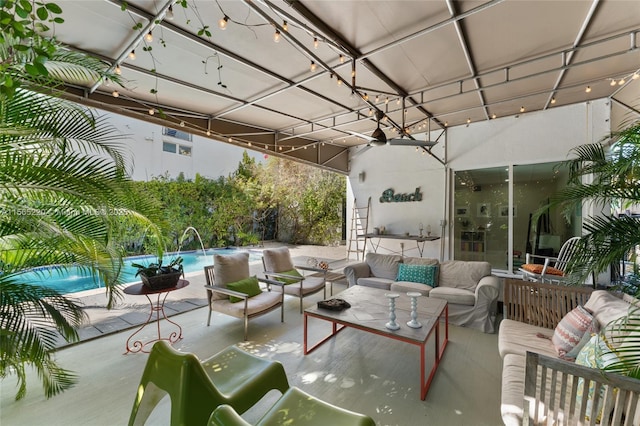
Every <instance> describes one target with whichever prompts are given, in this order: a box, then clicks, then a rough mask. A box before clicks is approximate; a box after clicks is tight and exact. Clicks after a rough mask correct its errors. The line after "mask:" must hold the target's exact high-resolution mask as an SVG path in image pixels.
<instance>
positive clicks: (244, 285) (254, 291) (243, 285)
mask: <svg viewBox="0 0 640 426" xmlns="http://www.w3.org/2000/svg"><path fill="white" fill-rule="evenodd" d="M227 288H228V289H229V290H235V291H239V292H240V293H245V294H246V295H248V296H249V297H253V296H257V295H258V294H260V293H262V290H260V284H258V278H257V277H255V276H253V277H249V278H245V279H244V280H240V281H234V282H232V283H227ZM243 300H244V299H241V298H239V297H235V296H229V301H230V302H231V303H237V302H241V301H243Z"/></svg>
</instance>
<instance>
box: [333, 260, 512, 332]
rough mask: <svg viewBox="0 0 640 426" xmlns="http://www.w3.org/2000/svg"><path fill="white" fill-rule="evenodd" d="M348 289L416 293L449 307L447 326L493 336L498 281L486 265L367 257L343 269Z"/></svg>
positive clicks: (498, 287)
mask: <svg viewBox="0 0 640 426" xmlns="http://www.w3.org/2000/svg"><path fill="white" fill-rule="evenodd" d="M344 274H345V276H346V277H347V280H348V281H349V286H353V285H362V286H368V287H375V288H381V289H384V290H389V291H392V292H395V293H406V292H419V293H422V295H423V296H428V297H433V298H438V299H444V300H446V301H447V302H448V304H449V322H450V323H452V324H455V325H460V326H465V327H471V328H475V329H478V330H481V331H483V332H485V333H493V332H495V315H496V310H497V301H498V297H499V296H500V291H501V288H500V283H501V282H500V278H498V277H497V276H494V275H491V265H490V264H489V263H488V262H466V261H460V260H449V261H445V262H439V261H438V259H429V258H422V257H403V256H399V255H393V254H378V253H367V255H366V257H365V261H364V262H361V263H356V264H352V265H349V266H347V267H345V268H344Z"/></svg>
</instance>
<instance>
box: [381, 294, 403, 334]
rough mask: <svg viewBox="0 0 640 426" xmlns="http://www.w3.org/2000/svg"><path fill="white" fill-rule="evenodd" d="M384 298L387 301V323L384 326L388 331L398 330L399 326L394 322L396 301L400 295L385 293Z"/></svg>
mask: <svg viewBox="0 0 640 426" xmlns="http://www.w3.org/2000/svg"><path fill="white" fill-rule="evenodd" d="M385 296H387V298H388V299H389V322H388V323H386V324H385V325H384V326H385V327H387V328H388V329H389V330H398V329H399V328H400V325H399V324H398V323H397V322H396V299H397V298H398V297H400V295H399V294H398V293H386V294H385Z"/></svg>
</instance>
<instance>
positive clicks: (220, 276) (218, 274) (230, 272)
mask: <svg viewBox="0 0 640 426" xmlns="http://www.w3.org/2000/svg"><path fill="white" fill-rule="evenodd" d="M213 274H214V276H215V285H217V286H219V287H226V285H227V284H228V283H232V282H235V281H240V280H243V279H245V278H248V277H249V253H247V252H244V253H234V254H214V255H213Z"/></svg>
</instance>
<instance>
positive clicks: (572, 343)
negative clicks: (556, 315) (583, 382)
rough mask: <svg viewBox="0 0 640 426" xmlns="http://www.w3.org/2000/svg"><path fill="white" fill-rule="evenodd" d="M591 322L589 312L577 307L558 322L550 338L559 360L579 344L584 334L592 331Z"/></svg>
mask: <svg viewBox="0 0 640 426" xmlns="http://www.w3.org/2000/svg"><path fill="white" fill-rule="evenodd" d="M593 321H594V319H593V316H592V315H591V314H590V313H589V311H587V310H586V309H585V308H583V307H582V306H579V305H578V306H576V307H575V308H574V309H573V310H571V311H570V312H568V313H567V314H566V315H565V316H564V317H563V318H562V319H561V320H560V322H559V323H558V325H557V326H556V328H555V330H554V332H553V337H552V338H551V343H553V346H555V348H556V350H557V351H558V356H559V357H560V358H565V355H566V354H567V353H568V352H570V351H571V350H572V349H573V348H575V347H576V345H578V344H579V343H580V341H581V340H582V337H583V336H584V334H585V333H588V332H590V331H591V330H592V329H593ZM593 331H595V330H593Z"/></svg>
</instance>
